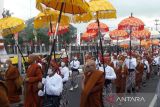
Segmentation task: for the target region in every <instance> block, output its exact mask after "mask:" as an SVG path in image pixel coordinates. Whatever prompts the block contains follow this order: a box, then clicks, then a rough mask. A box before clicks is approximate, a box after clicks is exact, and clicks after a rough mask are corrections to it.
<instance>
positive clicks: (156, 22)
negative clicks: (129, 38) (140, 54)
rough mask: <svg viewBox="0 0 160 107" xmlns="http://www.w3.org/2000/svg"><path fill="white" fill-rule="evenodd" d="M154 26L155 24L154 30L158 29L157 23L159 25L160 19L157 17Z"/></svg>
mask: <svg viewBox="0 0 160 107" xmlns="http://www.w3.org/2000/svg"><path fill="white" fill-rule="evenodd" d="M154 21H155V26H156V31H158V25H160V24H159V23H158V22H159V21H160V20H159V19H155V20H154Z"/></svg>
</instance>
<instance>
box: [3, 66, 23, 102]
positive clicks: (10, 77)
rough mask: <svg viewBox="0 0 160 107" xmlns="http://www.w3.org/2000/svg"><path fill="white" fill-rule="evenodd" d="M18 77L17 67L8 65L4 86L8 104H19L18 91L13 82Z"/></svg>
mask: <svg viewBox="0 0 160 107" xmlns="http://www.w3.org/2000/svg"><path fill="white" fill-rule="evenodd" d="M19 76H20V73H19V71H18V69H17V67H15V66H13V65H10V66H9V68H8V70H7V71H6V74H5V78H6V85H7V88H8V98H9V101H10V103H17V102H20V97H19V94H18V91H19V90H18V87H17V85H16V82H15V81H16V79H17V78H18V77H19Z"/></svg>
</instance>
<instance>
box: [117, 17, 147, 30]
mask: <svg viewBox="0 0 160 107" xmlns="http://www.w3.org/2000/svg"><path fill="white" fill-rule="evenodd" d="M131 27H132V29H131ZM118 29H119V30H127V29H131V30H132V31H133V30H143V29H144V23H143V21H142V20H140V19H138V18H136V17H133V16H132V14H131V16H130V17H129V18H126V19H124V20H122V21H121V22H120V23H119V24H118Z"/></svg>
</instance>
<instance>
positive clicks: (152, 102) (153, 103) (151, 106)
mask: <svg viewBox="0 0 160 107" xmlns="http://www.w3.org/2000/svg"><path fill="white" fill-rule="evenodd" d="M156 101H157V94H155V95H154V97H153V99H152V101H151V102H150V104H149V107H154V105H155V103H156Z"/></svg>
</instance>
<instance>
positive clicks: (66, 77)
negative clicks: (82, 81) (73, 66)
mask: <svg viewBox="0 0 160 107" xmlns="http://www.w3.org/2000/svg"><path fill="white" fill-rule="evenodd" d="M60 72H61V76H62V79H63V83H65V82H67V81H68V80H69V68H68V67H67V66H66V64H65V62H61V67H60Z"/></svg>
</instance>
